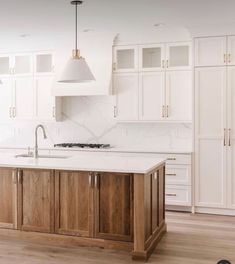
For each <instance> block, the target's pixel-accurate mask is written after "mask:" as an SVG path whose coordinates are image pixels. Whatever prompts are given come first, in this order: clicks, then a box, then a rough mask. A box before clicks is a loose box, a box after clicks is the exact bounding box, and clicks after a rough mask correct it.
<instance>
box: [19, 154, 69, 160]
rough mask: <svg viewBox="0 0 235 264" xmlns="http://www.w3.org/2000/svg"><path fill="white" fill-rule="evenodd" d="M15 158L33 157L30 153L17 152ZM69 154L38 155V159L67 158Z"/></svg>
mask: <svg viewBox="0 0 235 264" xmlns="http://www.w3.org/2000/svg"><path fill="white" fill-rule="evenodd" d="M15 158H33V155H30V154H19V155H15ZM67 158H69V156H60V155H38V159H67Z"/></svg>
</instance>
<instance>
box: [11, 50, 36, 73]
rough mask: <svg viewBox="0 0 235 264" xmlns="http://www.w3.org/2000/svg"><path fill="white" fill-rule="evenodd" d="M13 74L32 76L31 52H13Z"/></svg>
mask: <svg viewBox="0 0 235 264" xmlns="http://www.w3.org/2000/svg"><path fill="white" fill-rule="evenodd" d="M13 65H14V71H13V73H14V76H17V77H19V76H21V77H22V76H32V74H33V55H32V54H31V53H22V54H21V53H20V54H15V55H14V58H13Z"/></svg>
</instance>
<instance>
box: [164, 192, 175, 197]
mask: <svg viewBox="0 0 235 264" xmlns="http://www.w3.org/2000/svg"><path fill="white" fill-rule="evenodd" d="M166 196H169V197H176V196H177V195H176V194H175V193H167V194H166Z"/></svg>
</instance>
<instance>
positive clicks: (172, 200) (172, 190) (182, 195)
mask: <svg viewBox="0 0 235 264" xmlns="http://www.w3.org/2000/svg"><path fill="white" fill-rule="evenodd" d="M166 205H184V206H191V186H180V185H167V186H166Z"/></svg>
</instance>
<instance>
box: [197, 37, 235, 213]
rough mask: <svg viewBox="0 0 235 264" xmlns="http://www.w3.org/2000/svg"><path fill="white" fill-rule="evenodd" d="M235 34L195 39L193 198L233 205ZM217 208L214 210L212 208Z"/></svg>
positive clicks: (205, 204) (207, 204)
mask: <svg viewBox="0 0 235 264" xmlns="http://www.w3.org/2000/svg"><path fill="white" fill-rule="evenodd" d="M234 146H235V37H233V36H228V37H226V36H223V37H206V38H196V39H195V187H196V191H195V202H196V206H197V207H199V208H202V207H204V208H214V210H217V209H224V212H226V213H227V211H228V212H229V213H231V214H233V211H229V209H233V208H235V149H234ZM215 212H216V211H215Z"/></svg>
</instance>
